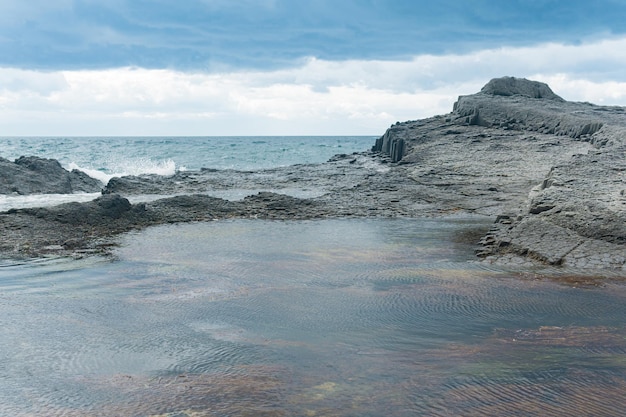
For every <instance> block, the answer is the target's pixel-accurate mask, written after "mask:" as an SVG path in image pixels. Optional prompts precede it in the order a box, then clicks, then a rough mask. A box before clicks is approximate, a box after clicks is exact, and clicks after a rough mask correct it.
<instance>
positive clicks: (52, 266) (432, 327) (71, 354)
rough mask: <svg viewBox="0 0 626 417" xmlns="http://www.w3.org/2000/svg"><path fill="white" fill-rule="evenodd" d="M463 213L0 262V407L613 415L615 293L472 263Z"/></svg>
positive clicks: (195, 229) (623, 397)
mask: <svg viewBox="0 0 626 417" xmlns="http://www.w3.org/2000/svg"><path fill="white" fill-rule="evenodd" d="M477 222H478V221H477V220H473V219H469V218H448V219H438V220H429V219H411V220H407V219H364V220H355V219H344V220H323V221H288V222H272V221H257V220H254V221H252V220H250V221H246V220H238V221H218V222H210V223H199V224H184V225H170V226H159V227H154V228H150V229H147V230H145V231H142V232H140V233H136V234H130V235H126V236H124V237H122V238H121V241H120V247H119V248H118V249H117V250H116V251H115V254H114V256H113V257H112V258H98V257H92V258H85V259H80V260H73V259H44V260H36V261H22V262H16V261H10V260H5V261H3V262H2V263H0V415H10V416H16V417H22V416H33V415H46V416H105V415H106V416H111V415H120V416H122V415H123V416H172V417H173V416H214V415H221V416H241V415H254V416H294V415H310V416H381V415H385V416H414V415H433V416H446V415H472V416H492V415H516V414H517V415H537V416H539V415H541V416H551V415H553V416H557V415H558V416H561V415H594V416H603V415H604V416H612V415H619V414H620V413H621V412H622V410H623V404H624V403H625V402H626V328H625V325H624V317H626V302H625V301H626V286H624V285H622V284H619V283H607V284H606V285H604V286H588V287H578V288H576V287H572V286H571V285H564V284H560V283H557V282H553V281H550V280H547V279H537V276H536V275H535V274H534V273H533V271H511V270H502V269H497V268H493V267H490V266H485V265H482V264H479V263H476V262H475V258H474V256H473V253H472V249H473V247H472V244H471V243H467V242H468V239H467V236H468V235H471V231H472V230H474V229H475V228H476V227H484V226H485V225H484V224H479V223H477ZM470 240H471V239H470Z"/></svg>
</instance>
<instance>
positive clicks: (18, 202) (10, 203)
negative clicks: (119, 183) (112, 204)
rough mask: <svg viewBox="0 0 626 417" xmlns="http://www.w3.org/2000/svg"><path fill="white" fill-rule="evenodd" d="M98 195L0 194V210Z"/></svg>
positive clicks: (94, 197)
mask: <svg viewBox="0 0 626 417" xmlns="http://www.w3.org/2000/svg"><path fill="white" fill-rule="evenodd" d="M100 195H101V194H100V193H78V194H32V195H0V212H3V211H7V210H10V209H17V208H29V207H49V206H54V205H57V204H62V203H69V202H72V201H76V202H86V201H91V200H94V199H96V198H97V197H99V196H100Z"/></svg>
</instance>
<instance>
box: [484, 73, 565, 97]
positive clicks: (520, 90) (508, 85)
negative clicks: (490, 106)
mask: <svg viewBox="0 0 626 417" xmlns="http://www.w3.org/2000/svg"><path fill="white" fill-rule="evenodd" d="M480 92H481V93H484V94H491V95H494V96H516V95H519V96H524V97H529V98H542V99H547V100H555V101H559V102H564V101H565V100H563V99H562V98H561V97H559V96H557V95H556V94H554V92H553V91H552V90H551V89H550V87H548V84H545V83H541V82H539V81H530V80H527V79H525V78H515V77H501V78H494V79H492V80H491V81H489V82H488V83H487V84H485V86H484V87H483V88H482V89H481V90H480Z"/></svg>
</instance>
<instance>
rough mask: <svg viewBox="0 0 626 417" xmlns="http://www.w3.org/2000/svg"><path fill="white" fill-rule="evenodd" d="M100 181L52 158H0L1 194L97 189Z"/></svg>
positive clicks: (65, 192) (70, 191) (91, 191)
mask: <svg viewBox="0 0 626 417" xmlns="http://www.w3.org/2000/svg"><path fill="white" fill-rule="evenodd" d="M101 188H102V183H101V182H100V181H98V180H96V179H94V178H91V177H89V176H88V175H87V174H85V173H83V172H81V171H78V170H72V171H71V172H68V171H67V170H65V169H63V167H62V166H61V164H59V162H58V161H56V160H54V159H45V158H38V157H35V156H29V157H24V156H22V157H20V158H18V159H16V160H15V162H11V161H9V160H7V159H4V158H0V194H71V193H77V192H89V193H93V192H98V191H100V189H101Z"/></svg>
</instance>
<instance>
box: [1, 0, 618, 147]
mask: <svg viewBox="0 0 626 417" xmlns="http://www.w3.org/2000/svg"><path fill="white" fill-rule="evenodd" d="M624 22H626V1H624V0H594V1H589V0H563V1H559V0H464V1H460V0H436V1H433V0H428V1H421V0H308V1H305V0H54V1H50V0H28V1H25V0H0V136H21V135H46V136H58V135H96V136H104V135H346V134H347V135H351V134H355V135H380V134H382V133H383V132H384V130H385V129H386V128H387V127H388V126H389V125H390V124H392V123H395V122H396V121H404V120H411V119H419V118H424V117H429V116H433V115H436V114H445V113H448V112H450V111H451V110H452V104H453V103H454V101H455V100H456V98H457V96H458V95H460V94H472V93H475V92H477V91H478V90H480V88H481V87H482V86H483V85H484V84H485V83H487V82H488V81H489V80H490V79H491V78H494V77H500V76H504V75H510V76H516V77H525V78H529V79H534V80H539V81H543V82H546V83H548V84H549V85H550V86H551V87H552V89H553V90H554V91H555V92H556V93H557V94H559V95H560V96H562V97H563V98H565V99H567V100H572V101H590V102H593V103H596V104H607V105H608V104H610V105H626V70H625V69H626V24H624Z"/></svg>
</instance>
